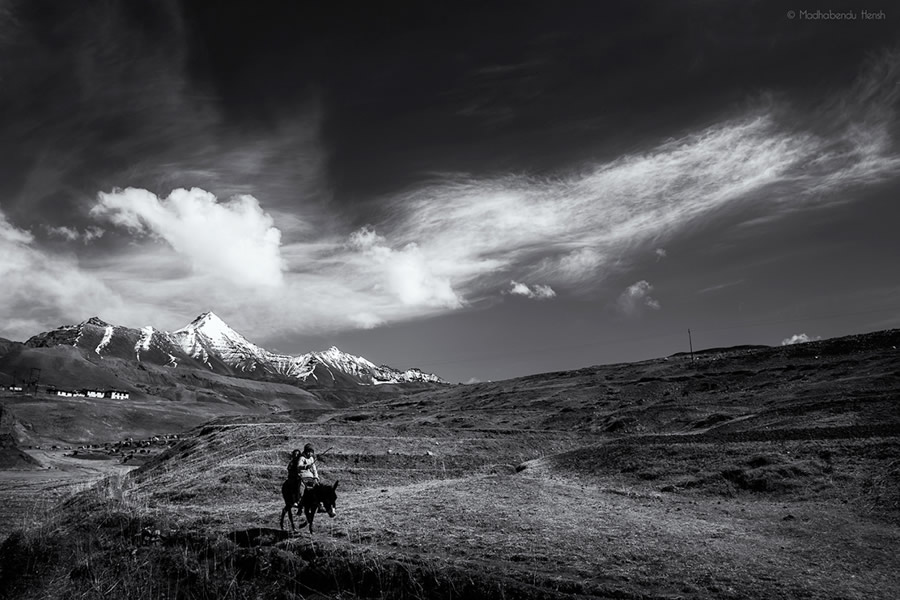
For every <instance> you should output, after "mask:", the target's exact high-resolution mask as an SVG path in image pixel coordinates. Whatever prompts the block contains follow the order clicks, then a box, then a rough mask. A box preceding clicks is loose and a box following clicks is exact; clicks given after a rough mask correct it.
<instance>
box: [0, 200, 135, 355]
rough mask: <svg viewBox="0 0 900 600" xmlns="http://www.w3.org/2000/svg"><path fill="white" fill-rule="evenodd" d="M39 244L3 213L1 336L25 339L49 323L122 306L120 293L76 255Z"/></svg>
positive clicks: (0, 216)
mask: <svg viewBox="0 0 900 600" xmlns="http://www.w3.org/2000/svg"><path fill="white" fill-rule="evenodd" d="M35 244H36V242H35V237H34V235H32V234H31V233H30V232H28V231H25V230H23V229H20V228H18V227H16V226H14V225H13V224H12V223H10V222H9V221H8V220H7V218H6V215H5V214H3V213H2V212H0V255H2V256H3V260H2V261H0V281H2V282H3V285H2V286H0V316H2V320H3V323H4V329H3V331H2V332H0V335H3V336H9V337H11V338H13V339H18V340H24V339H26V338H28V337H30V336H32V335H34V334H36V333H39V332H40V331H43V330H44V329H45V328H46V325H47V323H48V322H56V324H60V323H59V322H58V321H59V320H60V319H61V320H63V321H64V322H66V321H67V322H70V323H74V322H79V321H82V320H84V319H85V318H87V317H88V316H90V315H93V314H99V313H100V312H104V311H105V312H106V314H112V313H113V311H115V310H117V309H118V308H120V307H121V305H122V300H121V298H120V297H119V296H118V294H116V293H115V292H114V291H113V290H111V289H110V288H109V287H108V286H107V285H106V284H105V283H104V282H103V281H102V280H101V279H99V278H97V277H95V276H93V275H91V274H89V273H85V272H84V271H83V270H82V269H81V268H80V266H79V264H78V261H77V259H76V258H75V257H74V256H73V255H71V254H56V253H50V252H45V251H42V250H41V249H40V248H38V247H37V246H36V245H35Z"/></svg>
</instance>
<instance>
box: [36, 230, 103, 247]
mask: <svg viewBox="0 0 900 600" xmlns="http://www.w3.org/2000/svg"><path fill="white" fill-rule="evenodd" d="M43 229H44V231H46V232H47V234H48V235H49V236H51V237H58V238H62V239H64V240H67V241H70V242H74V241H76V240H83V241H84V243H85V244H87V243H88V242H91V241H93V240H96V239H99V238H101V237H103V234H104V233H106V231H105V230H104V229H103V228H102V227H86V228H85V229H84V230H81V231H79V230H78V229H76V228H74V227H66V226H65V225H62V226H60V227H53V226H51V225H43Z"/></svg>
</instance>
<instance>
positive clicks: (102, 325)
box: [81, 317, 109, 327]
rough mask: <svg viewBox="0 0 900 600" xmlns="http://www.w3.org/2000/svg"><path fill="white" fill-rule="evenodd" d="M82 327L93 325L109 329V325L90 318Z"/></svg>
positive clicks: (101, 320)
mask: <svg viewBox="0 0 900 600" xmlns="http://www.w3.org/2000/svg"><path fill="white" fill-rule="evenodd" d="M81 324H82V325H95V326H97V327H109V323H107V322H106V321H104V320H103V319H101V318H100V317H91V318H90V319H88V320H87V321H83V322H82V323H81Z"/></svg>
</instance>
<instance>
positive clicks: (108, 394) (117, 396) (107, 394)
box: [47, 387, 130, 400]
mask: <svg viewBox="0 0 900 600" xmlns="http://www.w3.org/2000/svg"><path fill="white" fill-rule="evenodd" d="M47 393H48V394H50V395H51V396H62V397H63V398H112V399H113V400H128V398H129V396H130V394H129V393H128V392H123V391H121V390H88V389H84V390H61V389H58V388H51V387H48V388H47Z"/></svg>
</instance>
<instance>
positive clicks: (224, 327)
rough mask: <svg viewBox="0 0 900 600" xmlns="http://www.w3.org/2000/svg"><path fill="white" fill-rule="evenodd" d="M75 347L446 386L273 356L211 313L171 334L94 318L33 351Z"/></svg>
mask: <svg viewBox="0 0 900 600" xmlns="http://www.w3.org/2000/svg"><path fill="white" fill-rule="evenodd" d="M60 344H64V345H72V346H76V347H79V348H84V349H86V350H89V351H93V352H96V353H97V354H98V355H100V356H101V357H103V358H110V357H116V358H122V359H127V360H137V361H138V362H148V363H152V364H157V365H163V366H168V367H178V366H179V365H181V366H188V367H203V368H206V369H209V370H210V371H213V372H215V373H220V374H226V375H238V376H245V377H252V378H262V379H281V380H283V379H287V380H297V381H299V382H309V383H315V384H318V385H326V386H345V385H354V384H362V385H373V384H381V383H410V382H417V383H443V381H442V380H441V379H440V377H438V376H437V375H432V374H430V373H423V372H422V371H419V370H418V369H406V370H403V371H401V370H398V369H394V368H392V367H388V366H385V365H382V366H376V365H375V363H373V362H371V361H369V360H367V359H365V358H363V357H361V356H354V355H352V354H348V353H346V352H342V351H341V350H339V349H338V348H336V347H334V346H332V347H331V348H329V349H328V350H324V351H321V352H309V353H307V354H300V355H297V356H292V355H288V354H278V353H275V352H270V351H268V350H266V349H265V348H262V347H260V346H257V345H256V344H254V343H253V342H250V341H249V340H248V339H247V338H245V337H244V336H243V335H241V334H240V333H238V332H237V331H235V330H234V329H232V328H231V327H229V326H228V324H227V323H225V322H224V321H223V320H222V319H220V318H219V317H218V316H216V315H215V314H214V313H212V312H206V313H203V314H201V315H200V316H199V317H197V318H196V319H194V320H193V321H192V322H191V323H190V324H189V325H187V326H185V327H182V328H181V329H178V330H176V331H173V332H171V333H168V332H164V331H159V330H157V329H154V328H153V327H150V326H147V327H144V328H142V329H140V330H138V329H131V328H128V327H118V326H113V325H110V324H109V323H106V322H105V321H103V320H101V319H99V318H97V317H92V318H90V319H88V320H87V321H84V322H82V323H79V324H78V325H67V326H63V327H60V328H58V329H55V330H53V331H50V332H45V333H42V334H38V335H36V336H34V337H32V338H31V339H29V340H28V341H27V342H26V345H27V346H30V347H50V346H56V345H60Z"/></svg>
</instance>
